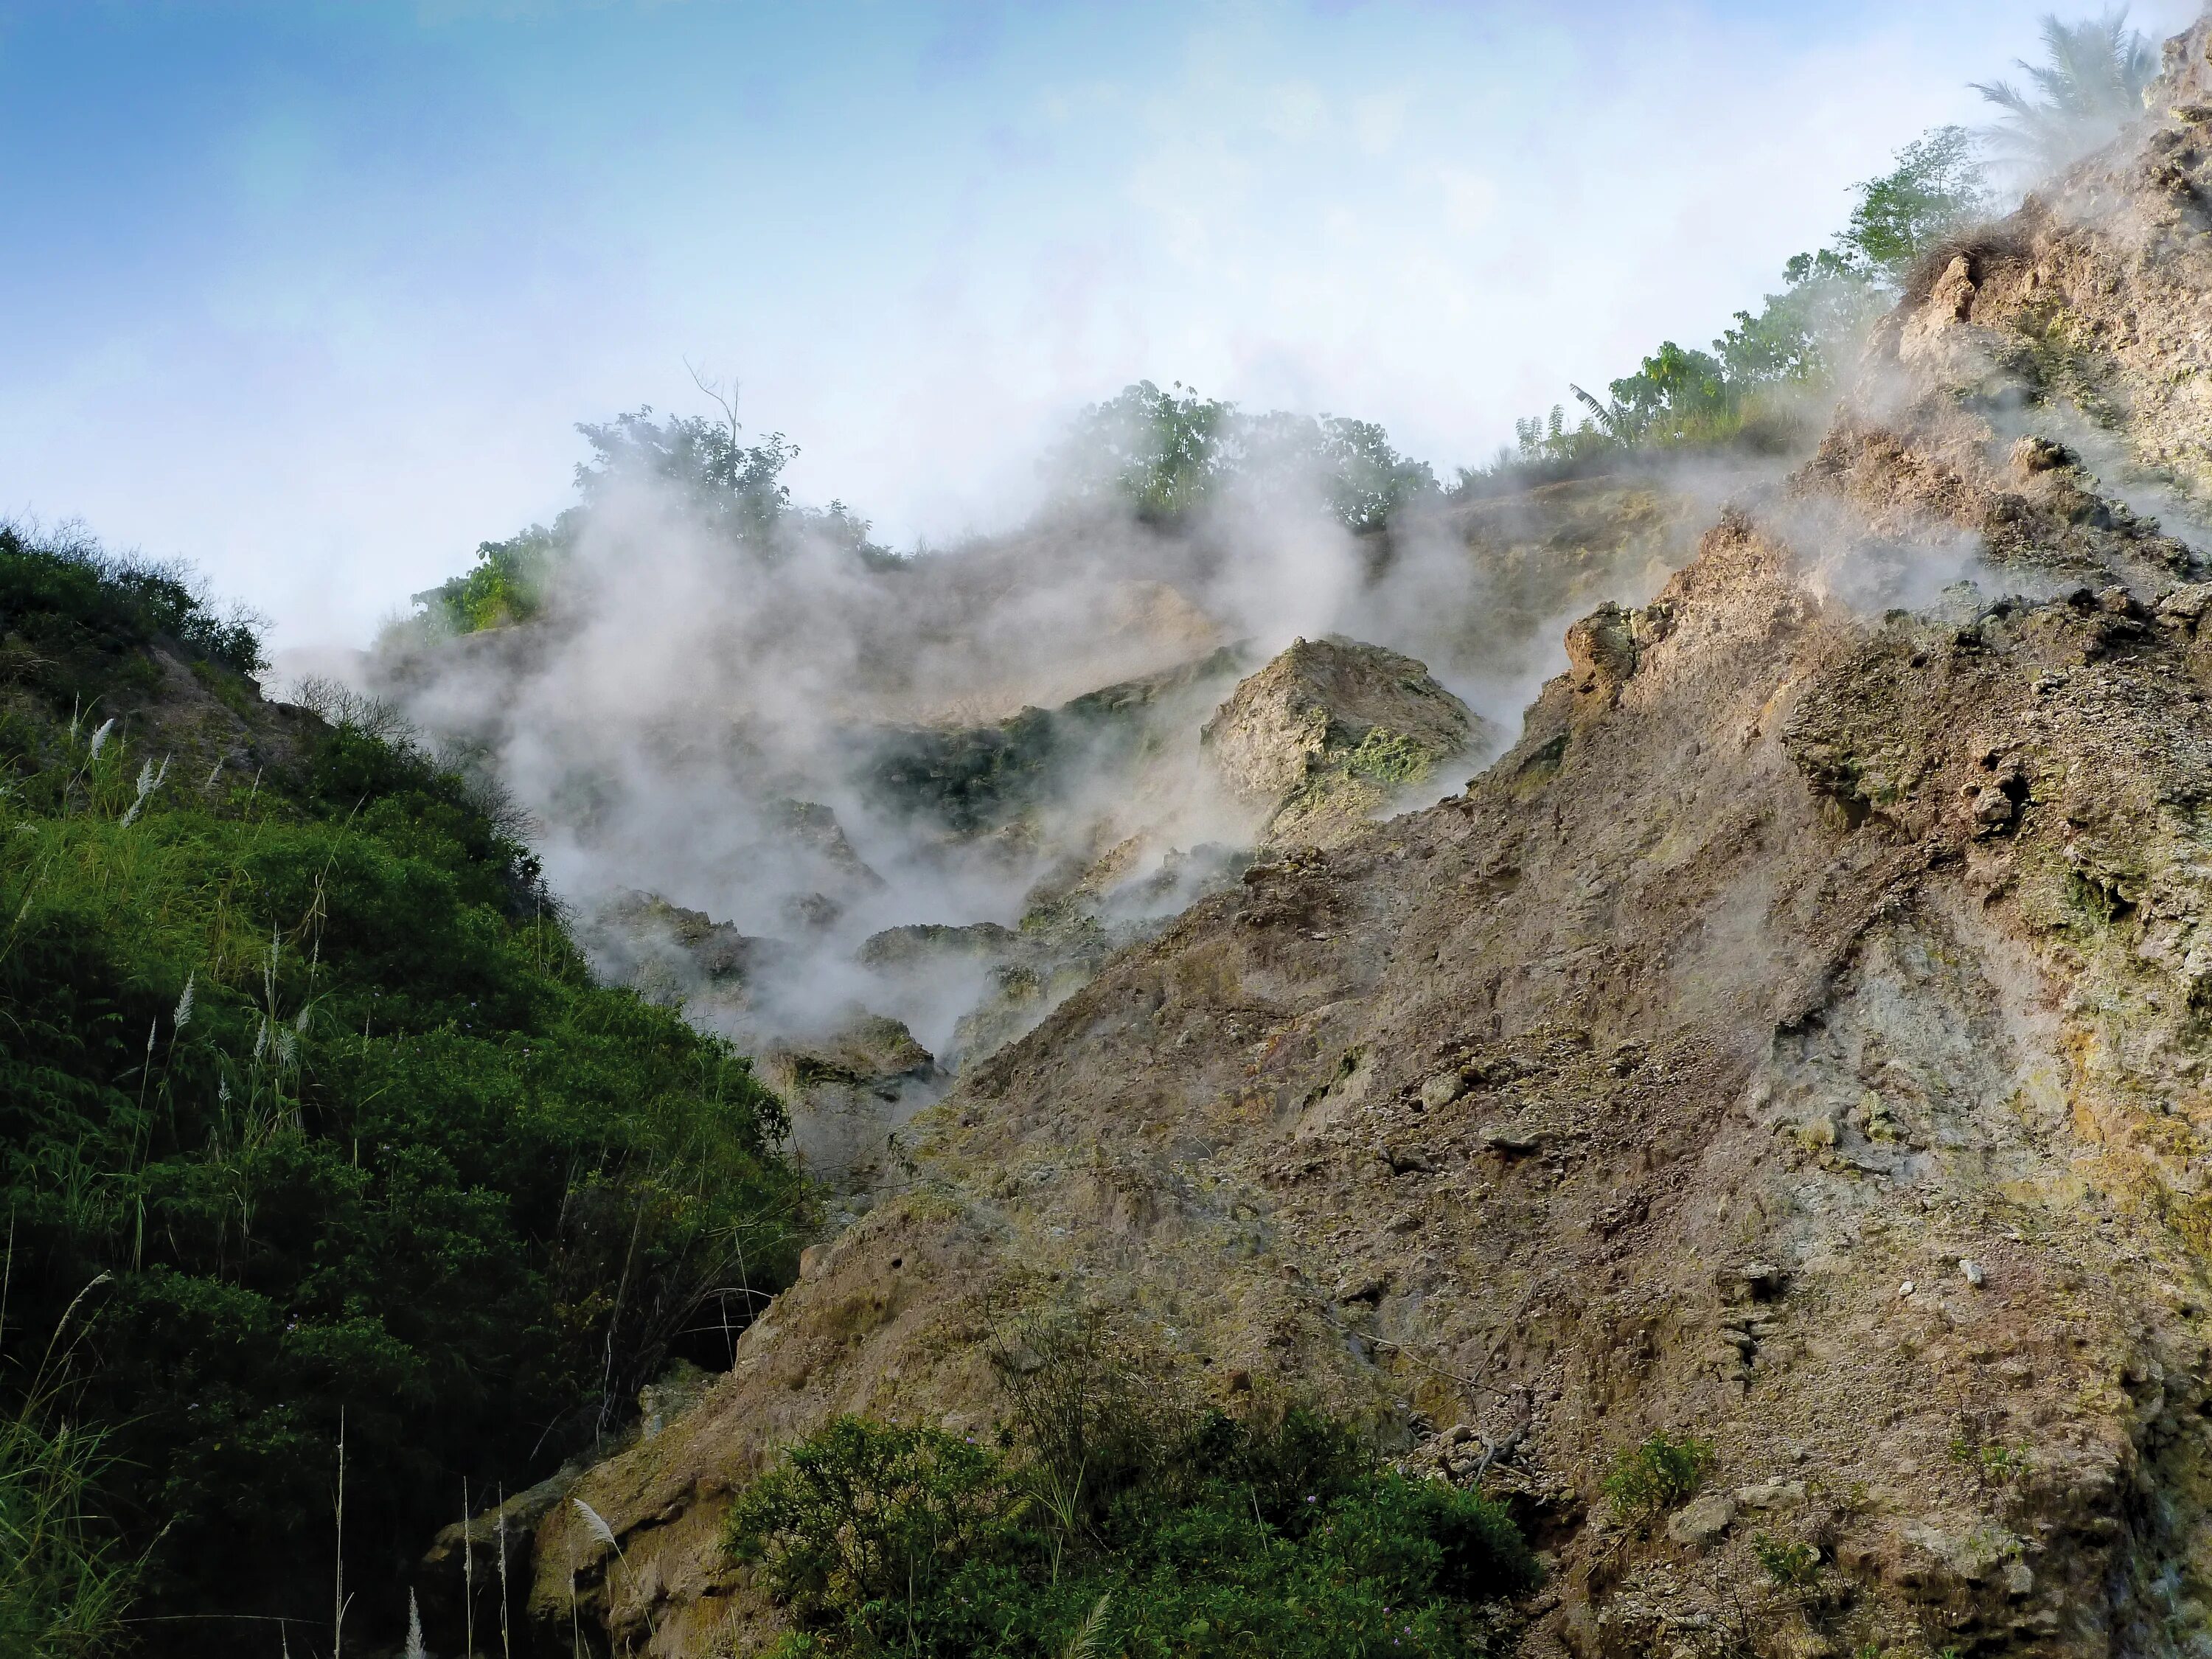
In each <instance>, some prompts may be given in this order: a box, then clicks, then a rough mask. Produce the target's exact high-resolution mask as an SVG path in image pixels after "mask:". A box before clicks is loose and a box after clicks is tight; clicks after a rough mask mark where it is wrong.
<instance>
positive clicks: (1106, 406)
mask: <svg viewBox="0 0 2212 1659" xmlns="http://www.w3.org/2000/svg"><path fill="white" fill-rule="evenodd" d="M1048 471H1050V472H1051V473H1052V474H1053V475H1054V477H1055V478H1056V479H1057V480H1059V481H1060V483H1061V485H1062V488H1063V489H1064V490H1065V491H1066V495H1068V496H1069V497H1071V498H1072V499H1073V500H1074V501H1077V502H1079V503H1100V504H1108V505H1111V506H1113V507H1126V508H1127V509H1130V510H1133V511H1134V512H1135V513H1136V514H1137V515H1138V517H1139V518H1140V519H1142V520H1146V522H1149V523H1167V522H1172V521H1176V520H1182V519H1186V518H1188V517H1190V516H1192V515H1194V514H1195V513H1199V512H1200V510H1202V509H1203V508H1204V507H1206V506H1208V505H1209V504H1211V503H1212V502H1214V501H1218V500H1219V499H1220V498H1221V497H1222V496H1223V495H1225V493H1227V492H1228V491H1230V490H1232V489H1237V488H1239V487H1249V488H1252V489H1264V490H1267V491H1271V492H1274V491H1286V492H1291V493H1293V495H1295V493H1297V492H1301V491H1310V492H1312V493H1313V494H1316V495H1318V496H1319V497H1320V500H1321V501H1322V505H1323V506H1325V507H1326V508H1327V509H1328V512H1329V513H1331V515H1332V516H1334V518H1335V519H1336V520H1337V521H1338V522H1340V524H1342V525H1344V526H1345V527H1346V528H1347V529H1349V530H1352V531H1354V532H1360V531H1370V530H1379V529H1381V528H1382V527H1383V526H1384V525H1385V524H1387V523H1388V522H1389V520H1390V517H1391V515H1392V514H1393V513H1396V512H1397V511H1399V510H1400V509H1401V508H1402V507H1405V506H1406V505H1407V503H1408V502H1410V501H1413V500H1415V499H1416V498H1418V497H1419V496H1420V495H1425V494H1429V493H1432V492H1433V491H1434V490H1435V489H1436V479H1435V477H1434V475H1433V474H1431V471H1430V470H1429V467H1428V465H1427V464H1426V463H1425V462H1421V461H1415V460H1413V459H1409V458H1407V457H1406V456H1403V455H1401V454H1399V453H1398V452H1397V451H1396V450H1395V449H1394V448H1392V447H1391V445H1390V440H1389V434H1388V433H1386V432H1385V431H1384V430H1383V428H1382V427H1380V426H1378V425H1376V423H1375V422H1372V421H1360V420H1353V419H1351V418H1349V417H1347V416H1336V415H1321V416H1305V415H1294V414H1291V413H1288V412H1286V411H1285V410H1268V411H1267V412H1266V413H1265V414H1260V415H1252V414H1247V413H1246V412H1245V411H1244V410H1241V409H1239V408H1238V407H1237V405H1236V404H1231V403H1226V402H1224V401H1221V400H1219V399H1216V398H1202V397H1200V395H1199V394H1198V392H1196V391H1194V390H1193V389H1192V388H1190V387H1188V386H1184V385H1183V384H1182V382H1181V381H1180V380H1178V381H1176V382H1175V383H1174V384H1173V385H1172V386H1171V387H1170V389H1169V390H1166V391H1162V390H1161V389H1160V388H1159V387H1158V386H1155V385H1154V384H1153V383H1152V381H1150V380H1139V381H1138V382H1137V383H1136V384H1134V385H1133V386H1125V387H1123V388H1122V390H1121V392H1117V393H1116V394H1115V396H1113V397H1112V398H1108V399H1106V400H1105V401H1104V402H1103V403H1098V404H1091V406H1090V407H1089V408H1087V409H1085V410H1084V411H1083V413H1082V414H1081V415H1080V416H1079V417H1078V418H1077V420H1076V422H1075V424H1074V428H1073V430H1072V431H1071V433H1070V434H1069V435H1068V437H1067V439H1066V441H1065V442H1064V443H1063V444H1062V445H1061V447H1060V450H1059V451H1058V452H1057V453H1055V454H1054V457H1053V458H1052V459H1051V460H1050V461H1049V462H1048Z"/></svg>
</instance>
